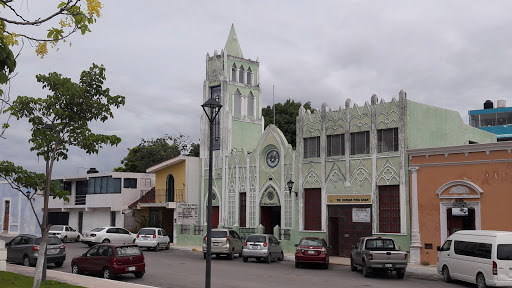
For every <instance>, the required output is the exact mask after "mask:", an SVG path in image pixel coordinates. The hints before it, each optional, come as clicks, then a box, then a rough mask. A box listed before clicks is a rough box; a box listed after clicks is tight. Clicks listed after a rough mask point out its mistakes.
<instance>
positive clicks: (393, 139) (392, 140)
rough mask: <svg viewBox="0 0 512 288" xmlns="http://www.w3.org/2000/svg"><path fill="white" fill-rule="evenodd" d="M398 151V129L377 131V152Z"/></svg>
mask: <svg viewBox="0 0 512 288" xmlns="http://www.w3.org/2000/svg"><path fill="white" fill-rule="evenodd" d="M392 151H398V128H392V129H382V130H377V152H378V153H382V152H392Z"/></svg>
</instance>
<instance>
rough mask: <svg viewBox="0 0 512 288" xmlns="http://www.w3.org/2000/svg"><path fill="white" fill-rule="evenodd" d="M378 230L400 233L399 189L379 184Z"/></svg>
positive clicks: (394, 186)
mask: <svg viewBox="0 0 512 288" xmlns="http://www.w3.org/2000/svg"><path fill="white" fill-rule="evenodd" d="M379 232H380V233H400V189H399V186H398V185H389V186H379Z"/></svg>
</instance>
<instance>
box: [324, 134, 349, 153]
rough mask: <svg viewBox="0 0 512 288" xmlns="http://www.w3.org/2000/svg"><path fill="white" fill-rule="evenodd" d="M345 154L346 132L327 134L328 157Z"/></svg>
mask: <svg viewBox="0 0 512 288" xmlns="http://www.w3.org/2000/svg"><path fill="white" fill-rule="evenodd" d="M341 155H345V134H336V135H327V157H330V156H341Z"/></svg>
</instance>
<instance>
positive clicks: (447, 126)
mask: <svg viewBox="0 0 512 288" xmlns="http://www.w3.org/2000/svg"><path fill="white" fill-rule="evenodd" d="M259 79H260V77H259V60H258V59H257V60H250V59H247V58H244V55H243V53H242V50H241V48H240V44H239V41H238V37H237V35H236V32H235V29H234V26H232V27H231V31H230V33H229V36H228V39H227V42H226V45H225V47H224V49H223V50H222V51H221V52H220V53H218V52H217V51H215V52H214V54H213V56H210V55H207V56H206V79H205V81H204V85H203V99H202V101H203V102H205V101H206V100H208V98H210V97H216V99H217V100H218V101H219V102H220V103H221V104H222V105H223V107H222V109H221V111H220V113H219V116H218V121H217V122H216V123H215V126H214V127H215V128H214V139H213V140H214V146H213V148H214V159H213V161H214V162H213V167H214V168H213V169H214V171H213V193H214V195H213V198H214V202H213V206H214V207H213V208H214V209H213V214H212V222H213V225H214V226H215V227H232V228H234V229H235V230H237V231H239V234H240V235H242V236H246V235H248V234H251V233H256V232H258V233H272V234H274V235H275V236H276V237H278V239H280V240H281V243H282V246H283V248H284V250H285V252H293V251H294V244H295V243H298V241H299V240H300V238H302V237H305V236H319V237H323V238H325V239H326V240H327V242H328V243H329V245H330V246H331V247H332V249H331V252H330V253H331V255H336V256H347V255H348V253H349V252H350V248H351V245H352V244H354V243H355V242H356V241H357V239H358V238H359V237H362V236H368V235H379V236H390V237H393V238H395V239H396V241H397V243H398V245H399V246H400V248H401V249H404V250H408V251H411V261H413V258H414V257H416V254H418V255H417V257H418V259H419V247H420V246H419V241H415V238H414V237H415V233H416V234H417V231H413V230H414V229H411V219H410V209H411V207H410V205H409V203H410V199H409V171H408V156H407V153H406V150H407V149H415V148H425V147H439V146H451V145H462V144H468V143H487V142H496V136H495V135H494V134H491V133H488V132H485V131H482V130H479V129H476V128H473V127H470V126H469V125H466V124H464V123H463V121H462V119H461V117H460V116H459V114H458V113H457V112H455V111H450V110H446V109H442V108H437V107H433V106H429V105H425V104H421V103H417V102H414V101H410V100H408V99H407V96H406V93H405V92H404V91H400V93H399V94H398V98H397V99H395V98H393V99H391V101H389V102H386V101H384V100H380V101H379V99H378V98H377V96H375V95H373V96H372V97H371V98H370V102H369V103H368V102H366V103H364V104H362V105H357V104H353V103H352V102H351V100H346V101H345V103H344V104H345V105H344V107H342V108H341V107H340V108H339V109H337V110H333V109H331V108H329V107H328V106H327V105H325V104H324V105H322V107H321V109H320V110H319V111H315V112H314V113H312V112H311V111H308V110H305V109H304V108H303V107H301V109H300V111H299V116H298V117H297V125H296V127H297V132H296V133H297V137H296V138H297V143H296V149H295V150H294V149H292V145H291V143H288V142H287V140H286V138H285V137H284V135H283V133H282V132H281V131H280V130H279V128H278V127H276V126H274V125H268V127H267V128H266V129H264V127H265V126H264V120H263V117H262V113H261V111H262V105H261V97H262V94H261V85H260V82H259ZM200 144H201V152H200V158H201V173H200V175H201V176H200V178H201V179H199V181H200V187H201V191H199V193H200V195H201V196H200V203H199V218H198V219H199V220H198V223H197V224H196V226H199V227H205V226H206V216H207V215H206V213H205V211H207V209H206V205H207V192H208V188H207V187H208V175H209V173H208V167H209V163H208V161H209V159H208V156H209V154H208V151H209V150H208V149H209V147H208V146H209V122H208V119H207V118H206V116H205V115H203V116H202V118H201V143H200ZM290 180H291V181H293V182H294V185H293V188H292V192H291V193H290V192H289V189H288V187H287V182H289V181H290ZM185 230H186V231H201V229H191V228H190V229H185ZM205 230H206V229H204V231H205ZM178 231H180V229H178ZM178 234H179V235H178V244H185V245H200V244H201V243H202V240H203V236H204V233H198V232H196V233H193V232H188V233H178ZM194 234H196V235H194Z"/></svg>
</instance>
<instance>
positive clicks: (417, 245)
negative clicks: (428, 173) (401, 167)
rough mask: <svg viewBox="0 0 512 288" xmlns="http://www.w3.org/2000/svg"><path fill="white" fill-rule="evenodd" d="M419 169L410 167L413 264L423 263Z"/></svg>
mask: <svg viewBox="0 0 512 288" xmlns="http://www.w3.org/2000/svg"><path fill="white" fill-rule="evenodd" d="M418 169H419V167H410V168H409V170H410V171H411V204H412V209H411V246H410V248H411V263H415V264H420V262H421V239H420V227H419V219H418Z"/></svg>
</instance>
